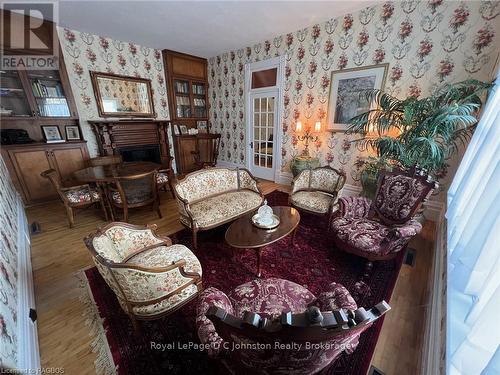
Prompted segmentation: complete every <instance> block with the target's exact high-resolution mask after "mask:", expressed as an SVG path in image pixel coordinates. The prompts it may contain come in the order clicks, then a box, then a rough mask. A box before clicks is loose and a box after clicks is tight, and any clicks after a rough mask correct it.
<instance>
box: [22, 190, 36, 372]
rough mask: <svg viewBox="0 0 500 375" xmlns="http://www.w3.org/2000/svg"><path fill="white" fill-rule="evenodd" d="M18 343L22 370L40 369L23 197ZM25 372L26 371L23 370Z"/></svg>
mask: <svg viewBox="0 0 500 375" xmlns="http://www.w3.org/2000/svg"><path fill="white" fill-rule="evenodd" d="M18 219H19V222H18V228H19V237H18V239H17V241H18V246H17V248H18V251H19V253H18V289H17V292H18V315H17V329H18V344H19V355H18V360H17V366H18V368H19V369H21V370H22V371H27V369H29V372H28V373H31V372H32V371H35V370H39V369H40V351H39V347H38V332H37V324H36V321H35V322H32V321H31V319H30V317H29V313H30V309H35V294H34V290H33V274H32V268H31V244H30V238H29V228H28V223H27V219H26V214H25V212H24V207H23V204H22V203H21V198H19V201H18ZM23 373H24V372H23ZM37 373H38V372H37Z"/></svg>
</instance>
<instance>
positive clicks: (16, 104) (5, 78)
mask: <svg viewBox="0 0 500 375" xmlns="http://www.w3.org/2000/svg"><path fill="white" fill-rule="evenodd" d="M0 116H6V117H29V116H32V112H31V107H30V105H29V103H28V99H27V98H26V94H25V93H24V88H23V86H22V83H21V79H20V78H19V74H18V73H17V71H14V70H7V71H3V70H2V71H0Z"/></svg>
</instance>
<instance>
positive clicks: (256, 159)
mask: <svg viewBox="0 0 500 375" xmlns="http://www.w3.org/2000/svg"><path fill="white" fill-rule="evenodd" d="M252 91H253V90H252ZM277 98H278V90H277V89H271V90H265V91H260V90H259V92H250V103H249V104H250V108H249V109H250V116H249V118H250V127H249V139H250V144H249V146H250V148H249V161H250V163H249V164H250V172H251V173H252V174H253V175H254V176H256V177H259V178H262V179H265V180H271V181H274V172H275V168H276V152H277V147H276V129H277V120H278V114H277V108H278V106H277V104H278V103H277Z"/></svg>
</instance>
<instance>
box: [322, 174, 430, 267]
mask: <svg viewBox="0 0 500 375" xmlns="http://www.w3.org/2000/svg"><path fill="white" fill-rule="evenodd" d="M436 187H437V184H436V183H435V182H434V181H433V180H431V179H430V177H429V176H428V175H427V173H426V172H425V171H424V170H421V169H416V168H413V169H411V170H409V171H402V170H395V171H393V172H382V173H381V174H380V177H379V180H378V186H377V192H376V194H375V199H374V201H371V200H370V199H368V198H364V197H345V198H340V199H339V207H340V210H339V216H338V217H336V218H334V219H333V221H332V224H331V228H332V231H333V238H334V241H335V244H336V245H337V247H338V248H340V249H341V250H344V251H347V252H349V253H353V254H356V255H359V256H361V257H363V258H366V259H368V260H369V261H374V260H384V259H390V258H392V257H394V256H396V255H397V254H398V253H399V252H400V251H401V250H402V249H404V248H405V247H406V246H407V244H408V242H409V241H410V239H411V238H412V237H413V236H415V235H417V234H418V233H419V232H420V231H421V229H422V224H420V223H419V222H418V221H417V220H415V219H414V218H413V217H414V215H415V213H416V211H417V209H418V208H419V207H420V206H421V205H422V203H423V202H424V201H425V200H426V199H427V198H428V197H429V195H430V194H431V193H432V191H433V189H435V188H436ZM368 267H369V268H371V262H370V263H368Z"/></svg>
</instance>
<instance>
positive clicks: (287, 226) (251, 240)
mask: <svg viewBox="0 0 500 375" xmlns="http://www.w3.org/2000/svg"><path fill="white" fill-rule="evenodd" d="M272 209H273V211H274V214H275V215H276V216H278V217H279V218H280V225H278V227H276V228H274V229H261V228H257V227H256V226H255V225H253V224H252V216H253V215H254V214H255V213H252V214H248V215H245V216H243V217H241V218H239V219H238V220H236V221H234V222H233V223H232V224H231V225H230V226H229V228H228V229H227V231H226V242H227V243H228V244H229V246H231V247H234V248H237V249H254V250H255V253H256V255H257V277H260V276H261V274H262V269H261V257H262V251H263V250H264V247H265V246H267V245H270V244H272V243H273V242H276V241H279V240H281V239H282V238H284V237H286V236H288V235H289V234H290V233H292V232H293V235H292V246H293V245H294V244H295V233H296V231H297V226H298V225H299V222H300V214H299V212H298V211H297V210H296V209H295V208H292V207H286V206H277V207H272Z"/></svg>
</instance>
